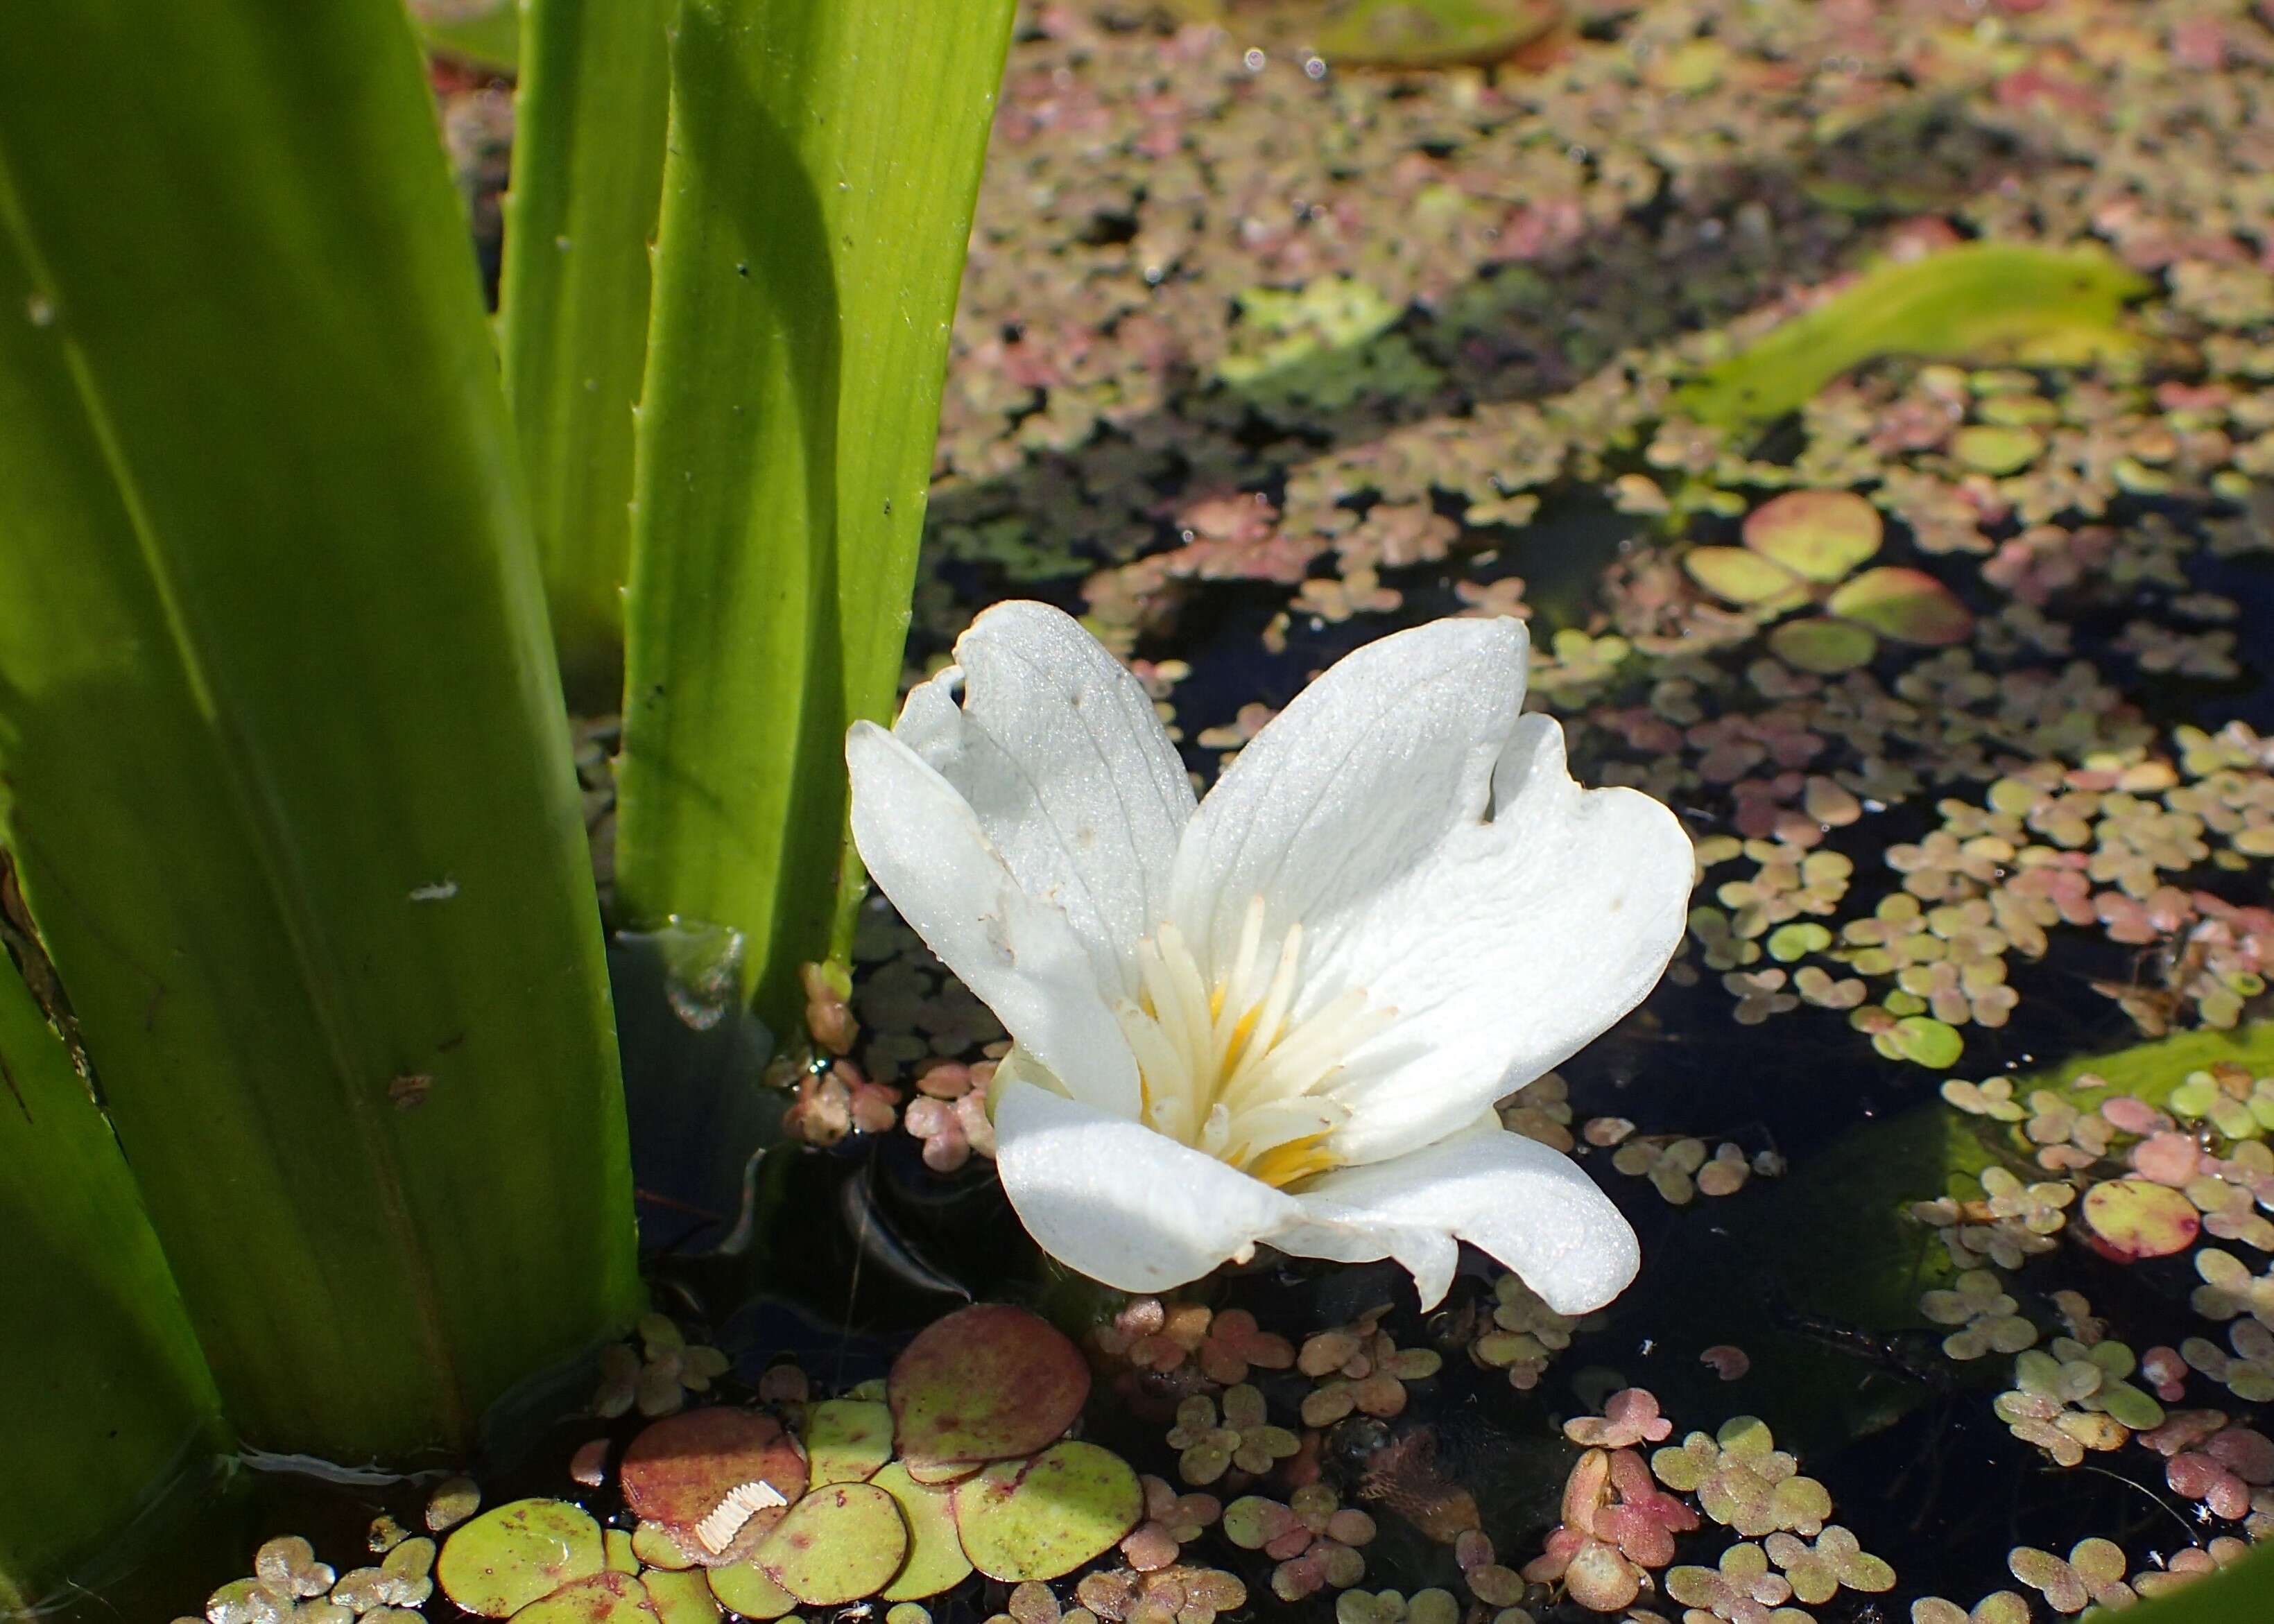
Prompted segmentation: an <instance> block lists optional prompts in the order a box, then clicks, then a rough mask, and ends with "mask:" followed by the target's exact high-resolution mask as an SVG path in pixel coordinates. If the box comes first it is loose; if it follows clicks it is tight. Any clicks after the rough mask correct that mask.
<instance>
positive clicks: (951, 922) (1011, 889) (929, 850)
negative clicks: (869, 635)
mask: <svg viewBox="0 0 2274 1624" xmlns="http://www.w3.org/2000/svg"><path fill="white" fill-rule="evenodd" d="M845 763H846V766H847V768H848V769H849V770H850V771H851V773H852V776H853V839H854V843H855V845H856V846H859V848H860V851H861V861H862V862H864V863H866V864H867V865H868V867H869V872H870V875H871V876H873V877H874V878H875V880H876V882H877V884H878V885H880V886H882V887H883V888H884V891H885V895H886V896H887V897H890V898H892V906H894V907H896V908H898V909H900V917H901V918H903V919H905V920H907V922H908V924H909V926H910V928H911V929H914V930H915V933H916V934H917V935H918V936H922V938H923V939H924V943H925V944H926V945H927V946H929V947H930V949H931V951H933V952H935V953H937V954H938V955H939V956H940V959H941V960H942V961H943V962H944V963H945V965H946V966H947V967H948V968H949V969H951V970H953V971H954V972H955V974H957V975H959V976H960V977H961V978H962V980H963V984H964V985H965V986H966V987H968V988H969V989H971V991H972V994H973V996H975V997H977V998H978V999H979V1001H980V1002H981V1003H983V1004H986V1005H987V1007H988V1008H989V1009H990V1010H992V1011H995V1015H996V1018H997V1019H999V1020H1000V1021H1001V1022H1002V1023H1003V1026H1004V1030H1005V1031H1007V1032H1008V1033H1010V1034H1011V1035H1012V1037H1013V1038H1014V1039H1016V1040H1017V1041H1019V1042H1020V1044H1021V1045H1023V1046H1025V1047H1026V1048H1027V1049H1031V1050H1032V1051H1033V1052H1034V1055H1035V1059H1037V1060H1038V1061H1040V1062H1041V1063H1042V1064H1043V1065H1044V1066H1046V1067H1048V1068H1049V1069H1050V1071H1052V1072H1054V1073H1055V1074H1056V1075H1057V1076H1058V1078H1059V1079H1060V1080H1061V1081H1063V1082H1064V1083H1065V1086H1066V1087H1067V1089H1068V1090H1069V1091H1070V1092H1072V1093H1073V1094H1077V1095H1078V1096H1079V1097H1081V1098H1082V1099H1086V1100H1089V1101H1093V1102H1094V1103H1096V1104H1097V1105H1098V1106H1100V1107H1102V1108H1103V1109H1106V1110H1110V1111H1113V1112H1116V1113H1118V1114H1120V1115H1123V1116H1135V1115H1136V1114H1137V1110H1138V1107H1139V1100H1140V1094H1139V1090H1138V1085H1137V1062H1136V1060H1135V1058H1134V1057H1133V1056H1131V1054H1130V1052H1129V1044H1128V1041H1127V1040H1126V1039H1125V1038H1124V1037H1123V1036H1122V1035H1121V1026H1120V1023H1119V1022H1118V1021H1117V1020H1116V1019H1114V1016H1113V1011H1111V1009H1109V1008H1108V1007H1107V1005H1106V1003H1105V1000H1104V997H1103V996H1102V995H1101V992H1100V989H1099V987H1098V982H1097V977H1096V966H1095V965H1094V964H1093V962H1092V960H1091V957H1090V953H1089V951H1088V948H1087V946H1086V945H1085V944H1083V942H1082V941H1081V938H1080V937H1079V936H1076V935H1075V934H1074V932H1073V929H1072V927H1071V926H1069V925H1068V924H1067V922H1066V919H1065V915H1064V914H1061V913H1059V912H1058V910H1057V909H1056V908H1053V907H1050V906H1048V905H1046V904H1044V903H1042V902H1039V901H1036V900H1035V898H1032V897H1030V896H1028V894H1027V893H1026V892H1025V891H1023V890H1022V889H1021V888H1020V885H1019V883H1018V882H1017V880H1016V879H1014V878H1013V876H1012V874H1011V871H1010V869H1009V868H1006V867H1005V865H1004V862H1003V860H1002V858H1001V857H1000V856H999V855H998V854H997V853H996V851H995V849H994V848H993V847H992V846H990V844H989V843H988V839H987V837H986V835H985V833H984V832H983V831H982V830H981V828H980V825H979V820H978V818H977V817H976V816H974V814H973V812H972V809H971V808H970V807H969V806H968V805H967V804H966V803H965V801H964V799H963V797H962V796H961V795H960V794H958V793H956V791H955V787H954V786H953V785H951V784H950V783H948V781H947V780H946V779H945V778H942V777H941V776H940V775H939V774H938V773H937V772H936V771H933V770H932V769H931V768H930V767H929V766H926V765H925V764H924V763H923V762H922V760H921V759H919V758H918V757H917V756H916V754H915V752H914V751H913V750H911V749H909V748H908V747H907V745H905V744H903V743H901V742H900V741H899V740H898V739H896V738H894V737H893V736H892V734H890V733H886V732H885V730H884V729H883V728H881V727H878V726H876V725H875V724H874V723H871V722H856V723H855V724H854V726H853V728H852V730H851V731H850V732H849V733H847V734H846V736H845Z"/></svg>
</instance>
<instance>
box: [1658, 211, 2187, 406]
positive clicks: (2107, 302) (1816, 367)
mask: <svg viewBox="0 0 2274 1624" xmlns="http://www.w3.org/2000/svg"><path fill="white" fill-rule="evenodd" d="M2147 290H2148V283H2147V282H2146V281H2145V279H2143V278H2142V277H2140V276H2138V275H2136V274H2134V273H2133V272H2131V271H2129V270H2127V269H2126V268H2125V267H2123V266H2122V265H2120V264H2119V263H2118V262H2117V261H2116V259H2114V258H2112V256H2111V255H2109V254H2108V253H2106V252H2104V251H2103V250H2101V249H2099V248H2097V247H2080V248H2044V247H2040V246H2037V245H2036V244H2026V243H1969V244H1962V245H1961V246H1958V247H1954V248H1947V249H1945V250H1943V251H1942V252H1939V253H1934V254H1929V255H1928V256H1926V257H1925V258H1924V259H1912V260H1909V261H1907V262H1903V263H1899V264H1889V265H1883V266H1881V267H1878V268H1877V269H1875V270H1871V271H1868V272H1866V273H1864V274H1863V275H1862V276H1859V277H1857V278H1856V280H1855V281H1854V282H1851V283H1850V284H1849V286H1848V287H1846V288H1845V289H1841V291H1840V292H1838V293H1836V294H1834V295H1833V296H1832V297H1830V298H1827V299H1826V300H1825V301H1824V302H1823V303H1822V304H1820V305H1817V306H1816V307H1815V308H1814V309H1812V310H1811V311H1809V312H1806V313H1805V314H1803V315H1800V316H1796V317H1795V318H1794V319H1793V320H1790V321H1788V322H1786V323H1785V324H1784V325H1783V326H1781V327H1778V328H1776V329H1775V330H1774V331H1773V332H1772V333H1770V334H1769V335H1768V336H1766V338H1764V339H1762V340H1761V341H1760V342H1758V343H1756V344H1753V345H1752V346H1751V347H1750V348H1748V349H1746V350H1741V351H1740V352H1738V353H1737V354H1736V355H1734V356H1732V357H1729V358H1728V360H1726V361H1722V362H1721V363H1720V364H1718V365H1715V366H1713V367H1711V368H1709V369H1708V370H1707V371H1706V372H1704V373H1702V374H1700V375H1699V376H1698V378H1697V379H1696V380H1693V381H1692V382H1691V383H1690V385H1689V387H1686V388H1685V389H1683V391H1682V394H1681V395H1680V397H1679V399H1680V403H1681V406H1682V409H1683V410H1684V411H1686V412H1687V413H1688V414H1689V415H1690V416H1691V417H1695V418H1697V419H1698V421H1700V422H1702V423H1708V424H1715V425H1736V424H1741V423H1746V422H1758V421H1762V420H1764V419H1766V418H1770V417H1781V416H1782V415H1783V414H1784V413H1786V412H1788V411H1790V410H1793V409H1794V408H1795V407H1796V406H1798V405H1800V404H1801V402H1803V401H1806V400H1808V399H1809V398H1810V397H1811V396H1812V395H1815V394H1816V392H1817V391H1818V389H1820V388H1822V387H1824V386H1825V385H1826V384H1827V383H1829V382H1830V381H1831V380H1833V379H1834V378H1837V377H1838V376H1839V375H1840V374H1841V373H1842V372H1846V371H1848V370H1849V368H1850V367H1852V366H1855V365H1857V364H1858V363H1860V362H1863V361H1866V360H1869V359H1870V358H1871V357H1873V356H1881V355H1917V356H1931V357H1940V358H1944V359H1948V360H1986V359H1992V358H1999V357H2013V358H2014V359H2018V360H2025V361H2042V362H2049V363H2076V362H2081V361H2084V360H2088V359H2090V358H2092V357H2096V356H2100V355H2106V354H2110V353H2116V352H2120V351H2121V350H2125V349H2127V348H2128V347H2129V340H2128V339H2127V335H2125V334H2124V333H2123V331H2122V330H2121V328H2120V327H2119V325H2118V318H2119V315H2120V312H2121V311H2122V309H2123V306H2124V302H2125V301H2126V300H2127V299H2130V298H2136V297H2139V296H2140V295H2142V294H2143V293H2145V292H2146V291H2147Z"/></svg>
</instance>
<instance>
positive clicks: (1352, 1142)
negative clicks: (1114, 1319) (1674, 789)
mask: <svg viewBox="0 0 2274 1624" xmlns="http://www.w3.org/2000/svg"><path fill="white" fill-rule="evenodd" d="M1492 791H1493V808H1492V816H1491V817H1490V819H1489V821H1482V820H1480V819H1478V818H1474V817H1472V818H1468V819H1465V820H1464V821H1462V822H1460V823H1457V824H1456V825H1455V826H1453V827H1452V828H1450V829H1449V830H1448V831H1446V832H1445V834H1444V836H1443V837H1442V839H1441V840H1440V842H1439V844H1438V845H1437V846H1436V847H1435V848H1434V850H1432V851H1430V852H1429V853H1426V854H1425V855H1424V857H1423V858H1422V860H1421V861H1419V862H1418V863H1417V864H1416V866H1415V867H1413V868H1412V869H1411V870H1410V871H1409V872H1408V873H1407V874H1406V875H1404V876H1403V877H1402V878H1401V879H1400V880H1399V882H1398V883H1396V884H1394V885H1392V886H1390V887H1389V888H1387V889H1385V890H1384V891H1381V892H1378V893H1377V894H1376V895H1374V897H1372V898H1368V899H1367V901H1366V902H1365V904H1364V905H1363V906H1352V907H1351V908H1349V909H1347V910H1346V911H1345V912H1344V913H1343V914H1340V915H1338V916H1337V917H1336V918H1335V919H1334V920H1333V921H1329V922H1328V923H1326V924H1324V925H1322V926H1321V929H1319V931H1318V932H1317V934H1316V936H1314V941H1315V942H1316V943H1317V945H1318V953H1317V956H1316V957H1315V958H1314V959H1312V960H1311V961H1310V966H1311V974H1314V976H1316V977H1317V978H1318V982H1317V984H1318V985H1320V986H1321V987H1322V988H1326V989H1332V988H1336V987H1340V986H1358V987H1363V988H1365V989H1367V994H1368V996H1369V997H1370V998H1371V999H1372V1000H1374V1002H1376V1003H1379V1004H1386V1005H1387V1006H1389V1008H1392V1009H1394V1010H1396V1011H1397V1020H1396V1022H1395V1023H1393V1024H1392V1025H1391V1026H1389V1028H1388V1029H1387V1030H1385V1031H1384V1032H1382V1034H1380V1035H1378V1036H1376V1037H1374V1039H1372V1040H1371V1041H1368V1042H1367V1043H1365V1044H1363V1045H1361V1046H1360V1047H1359V1049H1358V1050H1357V1051H1356V1052H1355V1053H1354V1054H1353V1055H1352V1057H1351V1061H1350V1063H1349V1066H1348V1069H1347V1071H1345V1073H1344V1078H1343V1079H1342V1080H1341V1081H1339V1082H1337V1084H1335V1085H1334V1086H1333V1090H1332V1091H1333V1093H1334V1094H1335V1096H1336V1097H1337V1099H1338V1100H1340V1101H1342V1102H1343V1103H1344V1104H1345V1105H1347V1106H1349V1107H1350V1109H1351V1112H1352V1116H1351V1121H1350V1122H1349V1124H1347V1125H1346V1126H1345V1127H1344V1128H1343V1129H1342V1130H1341V1131H1340V1132H1338V1133H1337V1136H1336V1139H1335V1149H1336V1150H1337V1152H1338V1153H1339V1154H1341V1155H1343V1156H1344V1158H1345V1159H1346V1160H1349V1161H1352V1162H1374V1161H1378V1160H1381V1159H1382V1158H1384V1157H1388V1156H1394V1155H1397V1154H1402V1153H1404V1152H1405V1151H1408V1150H1412V1149H1414V1148H1416V1147H1419V1146H1423V1145H1427V1144H1432V1143H1434V1142H1435V1141H1436V1140H1438V1139H1443V1138H1444V1137H1445V1136H1446V1135H1447V1134H1449V1133H1450V1132H1454V1131H1456V1130H1457V1129H1459V1128H1462V1127H1464V1126H1465V1125H1466V1124H1469V1123H1471V1122H1472V1121H1473V1120H1474V1119H1475V1118H1476V1117H1477V1116H1478V1115H1479V1114H1480V1112H1482V1111H1484V1110H1485V1109H1487V1108H1488V1107H1489V1106H1490V1105H1491V1104H1492V1102H1493V1101H1495V1099H1497V1098H1499V1097H1500V1096H1501V1095H1502V1094H1505V1093H1507V1092H1508V1091H1509V1090H1510V1089H1511V1088H1514V1087H1517V1086H1520V1085H1522V1084H1524V1083H1526V1082H1529V1081H1530V1080H1531V1079H1533V1078H1535V1077H1537V1076H1539V1075H1540V1073H1541V1072H1542V1071H1547V1069H1548V1068H1550V1067H1551V1066H1555V1065H1557V1064H1561V1063H1562V1061H1564V1060H1566V1059H1568V1058H1569V1057H1570V1056H1571V1055H1572V1054H1573V1053H1575V1052H1576V1051H1577V1050H1578V1049H1580V1048H1582V1047H1583V1046H1584V1045H1585V1044H1586V1043H1587V1042H1588V1041H1591V1040H1592V1039H1593V1038H1594V1037H1595V1036H1596V1035H1598V1034H1600V1033H1601V1032H1602V1031H1604V1030H1605V1029H1606V1028H1607V1027H1608V1026H1610V1025H1611V1024H1612V1023H1613V1022H1615V1020H1617V1019H1619V1017H1621V1016H1622V1015H1623V1014H1625V1013H1626V1012H1627V1011H1629V1010H1630V1009H1632V1008H1633V1007H1634V1006H1635V1005H1636V1004H1638V1003H1640V1002H1641V1000H1642V998H1643V997H1644V996H1645V994H1647V993H1648V992H1649V991H1650V989H1651V988H1652V987H1653V985H1655V984H1656V982H1657V981H1658V978H1659V975H1660V973H1661V972H1662V971H1663V970H1664V969H1665V967H1666V962H1667V960H1668V958H1670V957H1671V956H1672V955H1673V952H1674V950H1675V946H1676V945H1677V944H1679V943H1680V941H1681V938H1682V931H1683V919H1684V917H1685V914H1686V912H1687V909H1688V906H1689V898H1690V883H1691V879H1692V877H1693V874H1694V862H1693V858H1692V855H1691V846H1690V838H1689V836H1688V835H1687V834H1685V833H1684V832H1683V829H1682V825H1681V823H1679V822H1678V821H1677V820H1676V819H1675V816H1674V815H1673V814H1672V813H1671V812H1669V811H1668V810H1667V808H1665V807H1663V806H1661V805H1660V804H1659V803H1658V802H1657V801H1653V800H1652V799H1651V798H1650V797H1649V796H1647V795H1644V794H1641V793H1638V792H1636V791H1634V790H1630V789H1599V790H1587V791H1583V790H1581V789H1580V788H1579V786H1577V785H1576V784H1574V783H1573V782H1572V781H1571V778H1570V774H1569V773H1568V772H1567V771H1565V769H1564V763H1563V733H1562V728H1561V727H1559V726H1557V725H1556V724H1555V721H1554V720H1553V719H1552V718H1547V717H1544V716H1528V717H1525V718H1521V719H1520V720H1518V721H1517V723H1516V725H1515V726H1514V728H1513V729H1512V736H1511V737H1510V739H1509V740H1508V747H1507V753H1506V755H1505V756H1502V758H1501V761H1500V763H1499V767H1498V770H1497V771H1495V774H1494V775H1493V781H1492Z"/></svg>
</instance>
